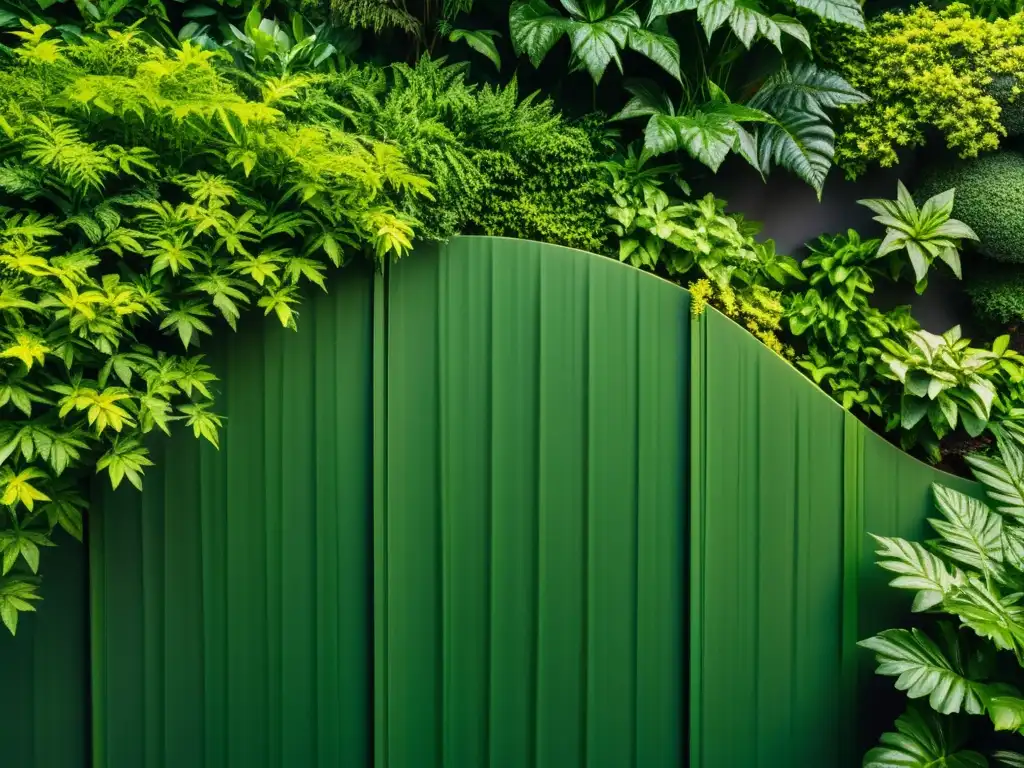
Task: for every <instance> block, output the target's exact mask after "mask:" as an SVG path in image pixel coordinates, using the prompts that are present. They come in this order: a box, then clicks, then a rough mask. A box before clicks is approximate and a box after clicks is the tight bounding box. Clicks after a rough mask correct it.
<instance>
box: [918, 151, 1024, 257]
mask: <svg viewBox="0 0 1024 768" xmlns="http://www.w3.org/2000/svg"><path fill="white" fill-rule="evenodd" d="M951 188H956V201H955V202H954V204H953V215H954V216H956V217H957V218H958V219H960V220H962V221H963V222H964V223H966V224H967V225H968V226H970V227H971V229H972V230H974V231H975V232H976V233H977V235H978V237H979V238H980V242H979V243H978V246H977V249H978V250H979V251H980V252H981V253H983V254H984V255H986V256H988V257H990V258H993V259H996V260H998V261H1004V262H1015V263H1024V217H1021V216H1019V215H1017V214H1016V212H1018V211H1024V154H1020V153H1018V152H1008V151H1002V152H995V153H992V154H988V155H983V156H982V157H979V158H978V159H976V160H972V161H970V162H966V163H958V164H956V165H953V166H948V167H945V168H940V169H938V170H936V171H934V172H933V173H932V174H931V175H930V177H929V178H926V179H925V180H924V181H923V183H922V189H921V191H922V193H923V194H933V193H934V191H935V190H937V189H951Z"/></svg>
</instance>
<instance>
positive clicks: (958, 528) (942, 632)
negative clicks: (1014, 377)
mask: <svg viewBox="0 0 1024 768" xmlns="http://www.w3.org/2000/svg"><path fill="white" fill-rule="evenodd" d="M996 441H997V446H998V453H997V454H996V455H994V456H990V457H983V456H970V457H968V458H967V461H968V463H969V464H970V466H971V468H972V471H973V472H974V476H975V478H976V479H977V480H978V481H979V482H980V483H981V484H982V485H983V487H984V490H985V493H986V495H987V503H986V502H984V501H981V500H979V499H976V498H973V497H971V496H968V495H966V494H964V493H961V492H959V491H956V490H954V489H952V488H947V487H944V486H940V485H936V486H935V487H934V494H935V504H936V509H937V510H938V512H939V515H938V516H936V517H935V518H933V519H931V520H929V522H930V524H931V526H932V528H933V529H934V530H935V532H936V533H937V534H938V538H937V539H935V540H933V541H928V542H925V543H918V542H916V541H908V540H905V539H901V538H888V537H883V536H875V537H874V538H875V540H876V541H877V542H878V545H879V549H878V557H879V560H878V564H879V565H880V566H881V567H882V568H884V569H886V570H888V571H890V572H892V573H894V574H895V575H896V578H895V579H894V580H893V581H892V582H891V584H892V586H894V587H897V588H900V589H908V590H911V591H912V592H914V603H913V610H914V612H915V613H918V614H923V616H922V618H925V617H928V618H931V617H942V616H948V617H951V618H952V619H953V620H954V621H953V622H950V621H948V620H946V621H943V620H935V619H931V620H928V621H922V622H918V623H920V624H921V627H920V628H917V627H915V628H912V629H888V630H885V631H883V632H881V633H879V634H878V635H876V636H874V637H872V638H869V639H867V640H864V641H862V642H861V643H860V644H861V645H862V646H863V647H865V648H868V649H870V650H872V651H874V652H875V655H876V658H877V660H878V664H879V666H878V674H880V675H885V676H889V677H893V678H895V686H896V689H897V690H901V691H905V692H906V693H907V696H908V697H909V698H910V699H911V704H910V706H909V707H908V710H907V713H906V714H905V715H904V716H903V717H901V718H900V720H899V721H898V722H897V730H898V733H893V734H885V735H884V736H883V737H882V744H881V746H879V747H876V748H874V749H872V750H871V751H870V752H869V753H868V754H867V755H866V756H865V759H864V765H865V766H877V768H896V767H897V766H907V765H977V766H983V765H987V764H988V762H987V758H989V757H991V758H992V759H994V761H995V764H998V765H1006V766H1016V765H1021V764H1024V754H1022V752H1024V744H1022V742H1021V738H1020V732H1021V728H1022V727H1024V699H1022V698H1021V685H1022V683H1024V675H1022V669H1021V668H1022V666H1024V624H1022V619H1021V616H1022V611H1021V608H1020V601H1021V597H1022V593H1021V587H1022V585H1024V556H1022V553H1024V527H1021V525H1020V518H1021V517H1022V516H1024V496H1022V489H1024V433H1022V432H1021V430H1020V429H1019V428H1013V427H1010V428H1007V429H1003V430H999V431H997V432H996ZM982 718H985V719H982ZM986 721H987V727H986Z"/></svg>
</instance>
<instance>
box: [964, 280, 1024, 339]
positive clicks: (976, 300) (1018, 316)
mask: <svg viewBox="0 0 1024 768" xmlns="http://www.w3.org/2000/svg"><path fill="white" fill-rule="evenodd" d="M965 288H966V289H967V294H968V295H969V296H970V297H971V304H972V306H973V308H974V314H975V316H976V317H978V318H979V319H981V320H983V321H985V322H988V323H992V324H995V325H1000V326H1004V327H1005V326H1008V325H1018V324H1020V323H1024V268H1022V267H1018V266H1016V265H1013V266H1010V265H1006V266H1003V265H999V268H998V269H990V270H986V271H985V272H983V273H982V274H981V275H980V276H978V277H976V278H970V279H968V280H967V281H966V286H965Z"/></svg>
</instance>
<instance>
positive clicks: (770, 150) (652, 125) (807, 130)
mask: <svg viewBox="0 0 1024 768" xmlns="http://www.w3.org/2000/svg"><path fill="white" fill-rule="evenodd" d="M630 91H631V93H632V94H633V98H632V99H631V100H630V101H629V102H628V103H627V104H626V106H625V107H624V108H623V109H622V111H621V112H619V114H618V115H617V116H616V119H620V120H625V119H629V118H637V117H646V118H647V127H646V130H645V131H644V147H645V149H646V150H647V151H648V152H650V153H651V154H656V155H657V154H663V153H665V152H675V151H680V150H682V151H685V152H686V153H687V154H689V155H690V156H691V157H693V158H694V159H696V160H698V161H700V162H701V163H703V164H704V165H706V166H708V167H709V168H710V169H711V170H713V171H717V170H718V168H719V167H720V166H721V164H722V162H723V161H724V160H725V158H726V157H727V156H728V155H729V154H730V153H731V152H736V153H738V154H739V155H740V156H741V157H743V158H744V159H745V160H746V161H747V162H749V163H750V164H751V165H753V166H754V167H755V168H756V169H757V170H758V172H759V173H761V174H762V175H767V174H768V173H770V172H771V170H772V168H773V166H775V165H781V166H782V167H784V168H787V169H788V170H790V171H792V172H793V173H795V174H796V175H797V176H799V177H800V178H801V179H803V180H804V181H805V182H807V183H808V184H809V185H810V186H811V187H813V188H814V190H815V192H817V193H818V196H819V197H820V196H821V191H822V188H823V186H824V184H825V177H826V175H827V174H828V171H829V169H830V168H831V167H832V156H833V144H834V139H835V133H834V132H833V130H832V128H831V126H830V124H829V123H830V121H829V117H828V114H827V112H826V111H825V110H826V109H831V108H835V107H838V106H842V105H847V104H857V103H860V102H862V101H863V100H864V99H865V97H864V95H863V94H861V93H860V92H858V91H857V90H855V89H854V88H852V87H851V86H850V85H849V83H847V82H846V81H845V80H843V78H841V77H840V76H839V75H837V74H835V73H834V72H829V71H827V70H823V69H819V68H818V67H817V66H815V65H814V64H813V63H811V62H801V63H798V64H795V65H793V66H786V65H785V64H784V65H783V66H782V67H781V68H780V69H779V70H778V71H777V72H775V73H774V74H773V75H772V76H771V77H769V78H767V79H766V80H765V82H764V83H763V84H762V86H761V88H760V89H759V90H758V91H757V93H756V94H754V96H753V98H751V99H750V101H749V102H748V103H747V104H745V105H744V104H734V103H733V102H732V101H731V100H730V99H729V98H728V96H727V95H726V94H725V92H724V91H723V90H722V89H720V88H719V87H718V86H716V85H715V84H714V83H709V91H710V96H711V98H710V99H709V100H707V101H706V102H704V103H701V104H694V103H692V101H691V100H684V102H683V103H682V104H680V106H679V107H678V109H677V108H676V107H675V106H674V105H673V104H672V103H671V101H669V100H668V99H667V98H666V97H665V96H664V95H663V94H661V93H660V92H658V91H656V90H654V89H652V88H650V87H649V86H646V85H643V84H640V85H633V86H631V87H630ZM748 125H753V126H756V128H755V129H754V130H753V131H751V130H750V129H748V128H747V127H746V126H748Z"/></svg>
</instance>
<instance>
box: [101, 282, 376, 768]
mask: <svg viewBox="0 0 1024 768" xmlns="http://www.w3.org/2000/svg"><path fill="white" fill-rule="evenodd" d="M371 290H372V282H371V277H370V275H369V274H368V273H367V272H363V271H360V270H359V269H353V270H350V271H349V272H347V273H345V276H344V277H343V278H342V279H341V280H339V281H338V282H337V284H336V285H333V286H332V293H331V294H330V295H328V296H316V297H314V298H312V299H311V300H310V301H309V302H308V303H307V304H306V306H305V308H304V312H303V317H302V320H303V323H302V326H301V332H300V333H299V334H297V335H293V334H291V332H287V331H284V330H283V329H281V328H279V327H275V326H273V325H271V324H270V323H263V322H256V323H254V324H252V325H249V326H246V327H243V329H242V331H241V332H240V334H239V337H238V338H237V339H235V338H232V339H229V340H228V342H227V343H223V344H220V345H214V346H212V347H211V349H210V350H209V353H208V354H209V362H210V363H211V365H212V366H213V368H214V371H215V372H216V373H217V374H218V375H219V376H220V378H221V382H220V384H219V388H220V389H221V390H222V391H221V392H220V397H219V399H218V408H219V410H220V412H221V413H223V414H224V415H225V416H226V421H225V428H224V432H223V435H222V442H221V450H220V451H219V452H218V451H215V450H214V449H213V448H212V447H210V446H208V445H200V444H199V443H198V442H197V441H196V440H195V439H194V438H193V437H192V436H191V435H190V434H177V435H175V436H174V437H173V438H171V439H165V440H160V439H158V440H155V441H153V444H152V445H153V451H154V454H155V457H154V458H155V461H156V465H157V466H156V467H155V468H154V469H153V470H152V471H151V472H150V473H149V474H148V476H147V478H146V489H145V491H144V492H143V493H142V494H138V493H137V492H135V491H134V489H131V488H122V489H119V490H118V491H116V492H111V491H110V490H109V489H106V488H101V489H100V490H98V496H99V502H100V503H98V504H97V505H96V510H95V514H94V515H93V519H92V522H93V526H94V528H95V530H96V534H97V535H94V536H92V537H91V538H90V542H91V548H90V556H91V558H92V560H93V564H94V565H93V577H94V579H95V580H96V581H94V584H93V595H94V604H95V609H94V612H93V616H92V621H93V627H94V639H95V645H96V647H95V648H94V658H95V659H96V660H97V661H98V662H100V663H97V664H95V665H94V668H93V675H94V691H95V694H96V695H95V716H94V729H95V731H96V734H95V738H94V742H95V744H96V745H97V748H96V750H95V756H96V760H95V766H96V768H178V766H186V765H187V766H190V768H192V767H193V766H194V767H195V768H203V767H204V766H205V768H236V767H238V768H241V767H242V766H244V768H264V767H265V768H290V766H294V765H304V766H307V765H308V766H323V767H325V768H326V766H335V765H339V764H346V765H367V761H368V760H369V759H370V754H371V750H372V746H371V741H372V737H371V734H370V731H371V723H372V721H373V716H372V712H371V711H370V707H371V686H372V675H371V673H370V671H369V670H370V663H371V650H370V649H371V642H372V638H371V632H372V629H371V625H370V622H371V620H372V619H371V615H372V614H371V606H370V600H371V584H370V579H371V576H372V550H371V545H372V543H371V541H370V537H371V535H372V531H371V528H372V509H371V506H370V483H371V466H372V453H371V439H372V404H371V400H370V395H371V388H372V380H371V373H372V372H371V367H370V366H371V360H370V353H371V347H372V341H373V338H372V334H373V325H372V317H371Z"/></svg>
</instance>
